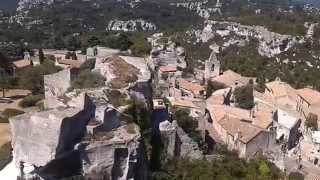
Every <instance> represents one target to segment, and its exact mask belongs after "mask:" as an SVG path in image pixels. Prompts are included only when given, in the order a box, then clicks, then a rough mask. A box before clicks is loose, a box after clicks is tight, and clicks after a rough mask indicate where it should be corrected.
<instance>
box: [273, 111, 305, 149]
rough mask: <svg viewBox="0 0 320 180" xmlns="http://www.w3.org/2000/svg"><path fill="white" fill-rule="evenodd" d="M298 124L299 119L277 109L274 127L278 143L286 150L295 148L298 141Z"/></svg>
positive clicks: (299, 122)
mask: <svg viewBox="0 0 320 180" xmlns="http://www.w3.org/2000/svg"><path fill="white" fill-rule="evenodd" d="M300 124H301V120H300V119H299V117H296V116H294V115H292V114H289V113H288V112H286V111H283V110H281V109H278V110H277V111H276V112H275V114H274V127H275V128H276V140H277V141H278V143H284V144H285V145H286V147H287V149H288V150H290V149H292V148H293V147H295V146H296V145H297V143H298V140H299V135H298V134H299V127H300Z"/></svg>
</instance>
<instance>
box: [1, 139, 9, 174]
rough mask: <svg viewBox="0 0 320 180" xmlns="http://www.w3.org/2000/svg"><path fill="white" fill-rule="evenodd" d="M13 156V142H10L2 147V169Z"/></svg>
mask: <svg viewBox="0 0 320 180" xmlns="http://www.w3.org/2000/svg"><path fill="white" fill-rule="evenodd" d="M11 158H12V156H11V142H8V143H6V144H4V145H2V146H1V147H0V169H2V168H4V166H5V165H6V164H7V163H9V162H10V160H11Z"/></svg>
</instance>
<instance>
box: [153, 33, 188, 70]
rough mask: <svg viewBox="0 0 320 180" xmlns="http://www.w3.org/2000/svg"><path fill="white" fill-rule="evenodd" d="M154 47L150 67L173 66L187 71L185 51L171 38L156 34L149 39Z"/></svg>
mask: <svg viewBox="0 0 320 180" xmlns="http://www.w3.org/2000/svg"><path fill="white" fill-rule="evenodd" d="M148 41H149V43H150V44H151V46H152V50H151V57H150V60H151V62H150V66H151V67H155V66H167V65H170V66H171V65H173V66H177V67H180V68H182V69H185V68H186V67H187V63H186V61H185V59H186V56H185V50H184V48H183V47H181V46H177V45H176V44H175V43H174V42H172V41H171V40H170V39H169V38H167V37H164V36H163V34H162V33H156V34H154V35H152V36H151V37H150V38H148Z"/></svg>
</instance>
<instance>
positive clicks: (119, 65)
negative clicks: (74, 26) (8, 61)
mask: <svg viewBox="0 0 320 180" xmlns="http://www.w3.org/2000/svg"><path fill="white" fill-rule="evenodd" d="M148 42H149V43H150V44H151V47H152V50H151V53H150V56H149V57H144V58H142V57H133V56H132V55H130V52H123V51H120V50H116V49H110V48H106V47H101V46H95V47H90V48H88V49H87V50H86V53H81V52H80V51H79V52H78V51H75V52H69V51H67V50H56V49H43V50H41V52H40V51H37V50H35V53H34V54H33V55H32V56H31V55H30V54H29V53H27V52H25V57H24V59H21V60H18V61H14V62H13V66H12V67H13V69H12V71H13V72H14V73H15V72H18V71H19V70H21V69H23V68H27V67H30V66H40V65H41V64H42V63H44V62H41V61H42V60H41V59H43V57H44V59H45V60H46V61H51V62H53V63H54V64H55V66H57V67H60V68H59V71H58V72H56V73H53V74H48V75H45V76H44V79H43V82H44V94H45V95H44V99H43V100H40V101H39V102H41V108H35V107H33V108H28V109H24V112H25V113H24V112H23V114H21V115H17V116H12V117H10V118H9V124H10V128H8V127H7V128H8V129H10V131H11V138H10V136H9V135H8V137H7V139H6V141H7V142H8V141H10V140H11V145H12V157H13V158H12V161H11V162H10V160H8V162H7V163H8V164H7V165H6V167H4V169H3V170H2V171H1V172H0V177H1V178H2V177H6V178H8V179H10V178H17V177H20V178H22V179H62V178H64V177H71V176H74V177H75V176H79V175H81V176H84V177H86V178H88V179H90V178H91V179H139V180H143V179H149V175H148V159H149V156H150V154H148V153H147V152H149V150H148V146H147V145H146V144H145V143H144V135H145V134H152V136H153V137H157V138H159V139H158V142H162V145H163V152H162V153H164V154H165V158H164V159H171V158H175V157H180V158H186V159H191V160H197V159H207V160H209V159H211V158H214V157H213V156H212V155H210V153H209V152H210V151H212V150H214V149H216V147H217V146H223V147H226V148H227V149H228V150H229V151H235V152H237V154H238V156H239V157H240V158H243V159H247V160H249V159H251V158H254V157H257V156H264V157H265V158H266V159H267V160H268V161H270V162H272V163H274V164H275V165H276V166H277V167H278V168H279V169H281V170H282V171H283V172H285V173H288V174H289V173H290V172H301V173H302V174H304V175H305V176H307V177H318V176H319V175H318V174H319V165H320V163H319V158H320V153H319V151H320V149H319V148H320V146H319V144H320V131H318V127H319V119H318V117H319V115H320V114H319V112H320V92H318V91H316V90H314V89H312V88H308V87H306V88H303V89H294V88H293V87H291V86H290V85H289V84H287V83H285V82H283V81H281V79H280V78H277V79H276V80H274V81H268V82H265V83H261V82H259V81H258V79H257V78H256V77H244V76H242V75H240V74H238V73H236V72H234V71H232V70H226V71H222V70H221V69H220V66H221V65H220V63H221V62H220V60H219V59H218V57H219V56H218V54H219V53H220V51H221V47H219V46H218V45H211V46H210V48H211V50H212V52H211V54H210V58H209V59H208V60H206V61H205V62H204V68H202V69H200V68H199V69H198V68H194V72H195V73H194V74H195V75H190V74H188V73H186V72H185V71H184V70H185V69H187V68H188V64H187V63H186V61H185V58H186V57H185V53H186V52H185V49H184V48H183V47H181V46H178V45H177V44H176V43H174V42H173V41H172V40H171V39H170V38H168V37H165V35H164V34H162V33H158V34H154V35H152V36H151V37H150V38H148ZM88 74H89V76H88ZM89 77H91V78H89ZM79 78H81V79H80V80H79ZM3 93H5V94H6V95H5V97H7V98H3V99H2V100H1V104H4V103H5V104H7V106H10V107H11V106H14V104H16V101H15V100H13V101H12V102H11V100H10V99H14V98H10V97H17V96H19V97H28V96H30V94H31V92H30V91H28V90H21V89H19V90H18V89H15V90H14V89H10V90H3ZM11 94H13V95H11ZM5 100H7V101H9V102H5ZM8 129H7V130H8ZM155 150H157V149H152V151H155ZM159 156H160V155H159Z"/></svg>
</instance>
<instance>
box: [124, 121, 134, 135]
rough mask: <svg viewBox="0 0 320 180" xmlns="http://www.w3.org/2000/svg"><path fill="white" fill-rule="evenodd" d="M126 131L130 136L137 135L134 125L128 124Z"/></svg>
mask: <svg viewBox="0 0 320 180" xmlns="http://www.w3.org/2000/svg"><path fill="white" fill-rule="evenodd" d="M126 129H127V132H128V133H129V134H136V125H135V124H134V123H131V124H128V125H127V126H126Z"/></svg>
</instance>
